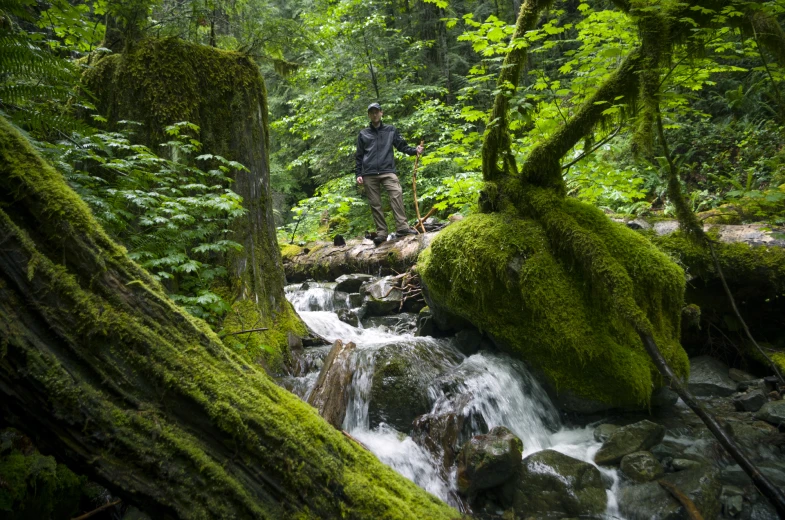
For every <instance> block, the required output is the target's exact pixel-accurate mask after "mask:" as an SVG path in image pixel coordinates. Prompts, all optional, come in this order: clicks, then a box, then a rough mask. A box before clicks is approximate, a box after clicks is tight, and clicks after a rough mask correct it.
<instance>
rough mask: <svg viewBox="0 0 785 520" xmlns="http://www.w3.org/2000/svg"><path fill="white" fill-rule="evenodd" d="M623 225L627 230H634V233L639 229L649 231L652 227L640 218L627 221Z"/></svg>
mask: <svg viewBox="0 0 785 520" xmlns="http://www.w3.org/2000/svg"><path fill="white" fill-rule="evenodd" d="M625 224H627V227H628V228H630V229H634V230H636V231H638V230H641V229H651V227H652V226H651V224H649V223H648V222H646V221H645V220H643V219H642V218H636V219H635V220H628V221H627V222H625Z"/></svg>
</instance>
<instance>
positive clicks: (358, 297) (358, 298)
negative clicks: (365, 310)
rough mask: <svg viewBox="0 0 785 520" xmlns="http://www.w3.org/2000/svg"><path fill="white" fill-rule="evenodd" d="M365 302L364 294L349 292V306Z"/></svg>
mask: <svg viewBox="0 0 785 520" xmlns="http://www.w3.org/2000/svg"><path fill="white" fill-rule="evenodd" d="M362 304H363V295H362V294H360V293H349V306H351V307H352V308H353V309H354V308H357V307H360V306H361V305H362Z"/></svg>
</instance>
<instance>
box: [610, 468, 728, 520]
mask: <svg viewBox="0 0 785 520" xmlns="http://www.w3.org/2000/svg"><path fill="white" fill-rule="evenodd" d="M660 480H662V481H664V482H665V484H666V485H668V486H672V487H674V488H675V489H676V490H677V491H678V492H680V493H682V494H684V495H685V496H687V498H689V499H690V500H691V501H692V502H693V503H694V504H695V506H696V507H697V508H698V511H700V512H701V514H702V516H703V518H706V519H709V518H717V517H718V515H719V512H720V500H719V499H720V491H721V485H720V481H719V478H718V472H717V470H716V469H713V468H710V467H706V466H704V467H700V468H696V469H691V470H686V471H679V472H678V473H668V474H667V475H665V476H664V477H662V479H660ZM618 496H619V511H620V512H621V513H622V515H624V518H627V519H628V520H682V519H684V518H689V516H687V513H686V511H685V510H684V507H683V506H682V505H681V504H680V503H679V501H678V500H676V499H675V498H673V495H671V493H670V492H669V491H667V490H666V489H665V488H664V487H663V486H662V485H661V484H659V482H647V483H645V484H637V485H633V486H626V487H622V489H621V490H620V491H619V495H618Z"/></svg>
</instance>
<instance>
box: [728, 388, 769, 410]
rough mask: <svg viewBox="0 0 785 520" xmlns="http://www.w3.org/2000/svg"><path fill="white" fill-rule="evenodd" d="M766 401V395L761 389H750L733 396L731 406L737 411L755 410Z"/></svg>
mask: <svg viewBox="0 0 785 520" xmlns="http://www.w3.org/2000/svg"><path fill="white" fill-rule="evenodd" d="M768 401H769V399H768V397H766V395H765V394H764V393H763V392H762V391H761V390H750V391H749V392H747V393H744V394H741V395H738V396H735V397H734V398H733V406H735V407H736V410H738V411H739V412H757V411H758V410H760V408H761V406H763V405H764V404H766V403H767V402H768Z"/></svg>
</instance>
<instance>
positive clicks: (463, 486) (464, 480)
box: [458, 426, 523, 496]
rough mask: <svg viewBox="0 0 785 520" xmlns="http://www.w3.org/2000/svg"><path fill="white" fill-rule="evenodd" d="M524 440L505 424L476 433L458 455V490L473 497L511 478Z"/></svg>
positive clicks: (518, 460)
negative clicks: (488, 430) (483, 433)
mask: <svg viewBox="0 0 785 520" xmlns="http://www.w3.org/2000/svg"><path fill="white" fill-rule="evenodd" d="M522 455H523V442H521V440H520V439H519V438H518V437H516V436H515V435H514V434H513V433H512V432H511V431H510V430H508V429H507V428H505V427H504V426H497V427H495V428H494V429H492V430H491V431H490V432H488V433H487V434H485V435H476V436H474V437H472V438H471V440H469V442H467V443H466V444H464V445H463V447H462V448H461V452H460V453H459V454H458V490H459V491H460V492H461V493H463V494H464V495H468V496H472V495H474V494H475V493H476V492H477V491H478V490H481V489H489V488H493V487H496V486H498V485H500V484H503V483H504V482H506V481H507V480H509V479H510V478H511V477H512V476H513V475H514V474H515V473H516V471H517V470H518V469H519V468H520V465H521V456H522Z"/></svg>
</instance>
